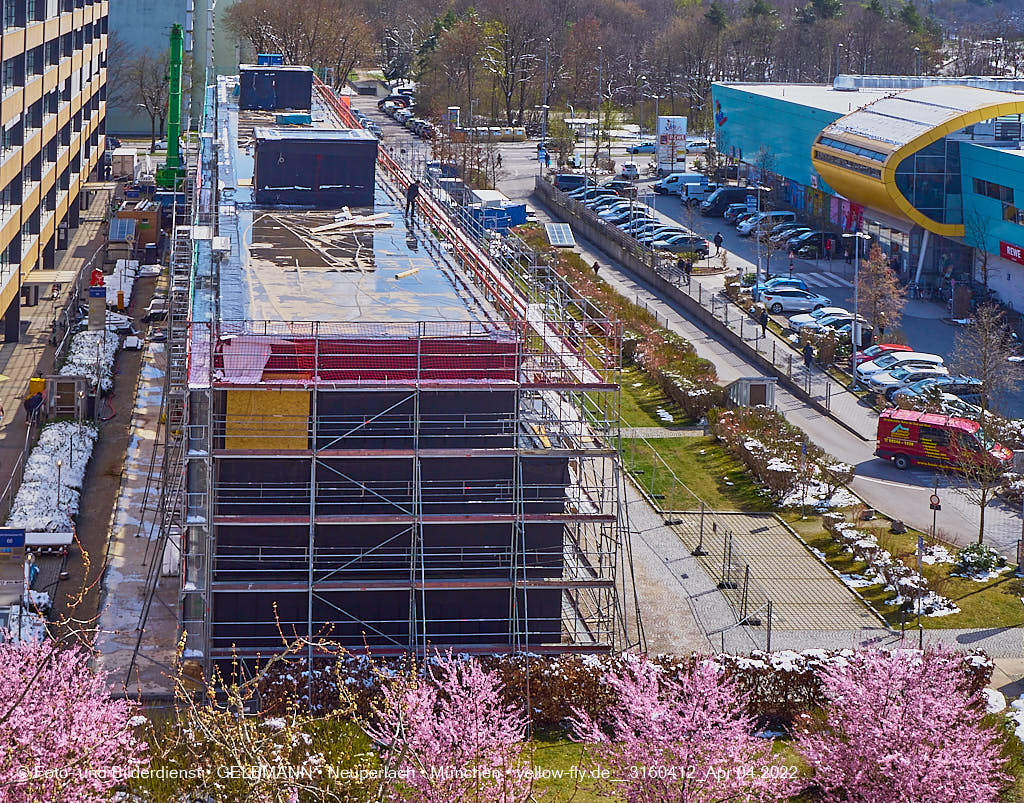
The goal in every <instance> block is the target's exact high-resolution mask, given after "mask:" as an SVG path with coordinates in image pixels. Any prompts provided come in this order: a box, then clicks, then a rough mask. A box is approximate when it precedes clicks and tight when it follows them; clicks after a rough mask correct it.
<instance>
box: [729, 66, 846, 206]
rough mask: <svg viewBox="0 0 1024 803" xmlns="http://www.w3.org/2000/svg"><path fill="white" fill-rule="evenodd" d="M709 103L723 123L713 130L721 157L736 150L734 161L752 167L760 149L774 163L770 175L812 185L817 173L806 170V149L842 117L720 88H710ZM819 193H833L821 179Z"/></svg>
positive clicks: (808, 160) (808, 163)
mask: <svg viewBox="0 0 1024 803" xmlns="http://www.w3.org/2000/svg"><path fill="white" fill-rule="evenodd" d="M711 97H712V100H713V101H714V102H715V103H720V104H721V107H722V114H724V115H725V118H726V121H725V124H724V125H721V126H717V125H716V127H715V133H716V135H717V136H718V142H719V148H720V150H721V152H722V153H723V154H731V153H732V152H733V149H735V151H736V155H737V156H740V155H741V154H742V156H741V158H742V159H743V161H745V162H749V163H753V162H754V160H755V159H756V157H757V154H758V151H759V150H760V149H761V147H762V146H764V147H766V148H767V149H768V151H769V152H770V153H771V155H772V157H773V164H772V165H771V168H770V169H771V170H772V172H774V173H778V174H779V175H780V176H784V177H785V178H788V179H791V180H793V181H798V182H800V183H801V184H806V185H808V186H812V185H813V183H814V182H813V181H812V176H813V177H817V175H818V173H817V171H816V170H815V169H814V167H813V166H812V165H811V146H812V145H813V144H814V140H815V138H816V137H817V136H818V134H820V133H821V131H822V129H823V128H825V126H827V125H829V124H830V123H833V122H835V121H836V120H838V119H839V118H840V117H842V114H840V113H839V112H830V111H825V110H823V109H813V108H811V107H809V106H804V105H802V104H799V103H791V102H789V101H787V100H785V99H784V98H768V97H764V96H763V95H755V94H753V93H751V92H744V91H743V88H742V87H734V86H724V85H722V84H713V85H712V87H711ZM716 108H717V107H716ZM818 188H819V189H822V190H825V191H826V192H832V190H831V189H829V188H828V185H826V184H825V182H823V181H821V180H820V178H819V179H818Z"/></svg>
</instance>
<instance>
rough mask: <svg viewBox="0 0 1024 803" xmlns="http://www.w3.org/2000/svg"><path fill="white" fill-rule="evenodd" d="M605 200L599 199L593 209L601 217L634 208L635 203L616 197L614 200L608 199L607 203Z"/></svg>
mask: <svg viewBox="0 0 1024 803" xmlns="http://www.w3.org/2000/svg"><path fill="white" fill-rule="evenodd" d="M605 200H606V199H604V198H599V199H598V200H597V202H596V203H595V205H594V207H593V208H594V210H595V211H596V212H597V214H599V215H601V216H602V217H604V216H605V215H606V214H611V213H613V212H618V211H621V210H623V209H630V208H634V209H635V208H636V202H635V201H630V200H629V199H627V198H620V197H619V196H618V195H616V196H614V198H611V199H608V202H607V203H605V202H604V201H605Z"/></svg>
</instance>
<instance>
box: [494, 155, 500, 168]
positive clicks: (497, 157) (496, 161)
mask: <svg viewBox="0 0 1024 803" xmlns="http://www.w3.org/2000/svg"><path fill="white" fill-rule="evenodd" d="M494 163H495V164H496V165H497V166H498V167H501V154H500V153H499V154H498V155H497V156H496V157H494Z"/></svg>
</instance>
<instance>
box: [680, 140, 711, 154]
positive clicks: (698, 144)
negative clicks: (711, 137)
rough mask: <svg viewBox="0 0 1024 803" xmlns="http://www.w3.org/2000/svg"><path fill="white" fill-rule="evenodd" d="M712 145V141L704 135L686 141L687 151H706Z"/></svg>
mask: <svg viewBox="0 0 1024 803" xmlns="http://www.w3.org/2000/svg"><path fill="white" fill-rule="evenodd" d="M710 147H711V143H710V142H708V141H707V140H706V139H704V138H703V137H694V138H693V139H688V140H687V141H686V152H687V153H706V152H707V150H708V148H710Z"/></svg>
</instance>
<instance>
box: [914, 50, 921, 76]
mask: <svg viewBox="0 0 1024 803" xmlns="http://www.w3.org/2000/svg"><path fill="white" fill-rule="evenodd" d="M914 61H915V62H916V64H917V72H916V73H914V74H915V75H916V76H917V77H918V78H920V77H921V48H919V47H915V48H914Z"/></svg>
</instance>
